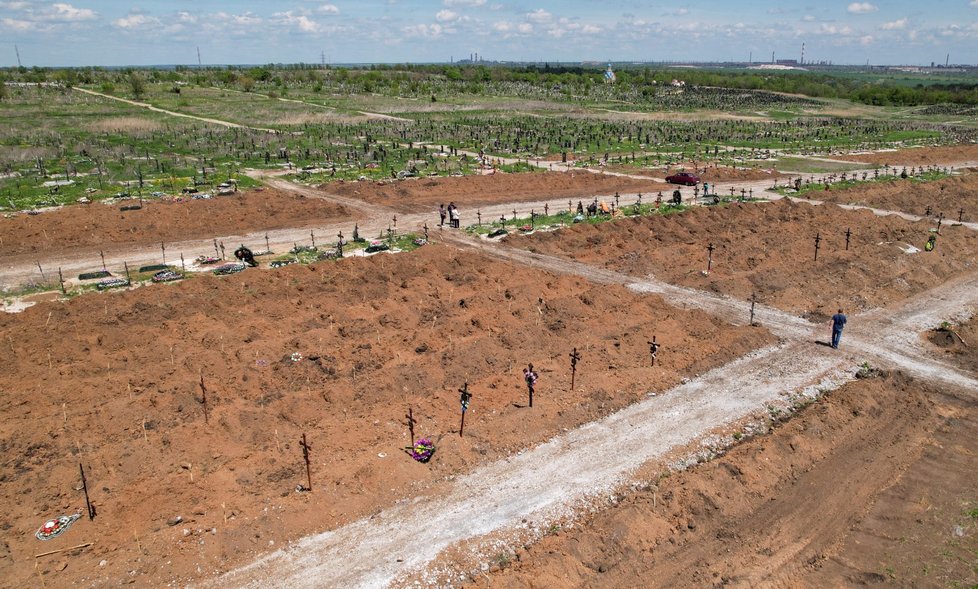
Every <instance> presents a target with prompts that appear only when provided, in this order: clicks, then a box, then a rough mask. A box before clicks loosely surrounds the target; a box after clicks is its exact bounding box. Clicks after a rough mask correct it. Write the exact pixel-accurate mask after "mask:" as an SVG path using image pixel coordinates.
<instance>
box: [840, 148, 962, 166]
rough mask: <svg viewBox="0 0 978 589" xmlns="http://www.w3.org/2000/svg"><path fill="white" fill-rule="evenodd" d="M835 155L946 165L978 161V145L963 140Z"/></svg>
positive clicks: (856, 159)
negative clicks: (955, 143)
mask: <svg viewBox="0 0 978 589" xmlns="http://www.w3.org/2000/svg"><path fill="white" fill-rule="evenodd" d="M833 157H834V158H837V159H841V160H848V161H853V162H866V163H874V164H880V165H886V164H889V165H891V166H930V165H941V166H944V165H947V164H948V163H953V162H962V163H964V162H971V163H974V162H976V161H978V145H975V144H974V143H971V142H963V143H960V144H958V145H938V146H932V147H920V148H912V149H896V150H886V151H880V152H876V153H853V154H838V155H835V156H833Z"/></svg>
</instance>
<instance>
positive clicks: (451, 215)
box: [448, 203, 459, 229]
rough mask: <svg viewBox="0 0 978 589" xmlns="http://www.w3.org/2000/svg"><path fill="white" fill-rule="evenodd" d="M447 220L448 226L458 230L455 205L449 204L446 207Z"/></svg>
mask: <svg viewBox="0 0 978 589" xmlns="http://www.w3.org/2000/svg"><path fill="white" fill-rule="evenodd" d="M448 220H449V225H450V226H451V227H454V228H455V229H458V225H459V223H458V222H459V218H458V207H457V206H455V203H450V204H449V205H448Z"/></svg>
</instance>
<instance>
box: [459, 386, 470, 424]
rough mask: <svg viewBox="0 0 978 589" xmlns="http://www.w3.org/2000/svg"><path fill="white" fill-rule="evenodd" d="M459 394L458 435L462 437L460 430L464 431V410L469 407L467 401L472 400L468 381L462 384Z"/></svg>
mask: <svg viewBox="0 0 978 589" xmlns="http://www.w3.org/2000/svg"><path fill="white" fill-rule="evenodd" d="M458 392H459V393H461V394H460V396H459V402H460V403H461V404H462V422H461V423H460V424H459V426H458V437H460V438H461V437H462V432H464V431H465V412H466V411H467V410H468V408H469V402H470V401H471V400H472V393H470V392H469V383H468V382H466V383H465V384H464V385H462V388H460V389H459V390H458Z"/></svg>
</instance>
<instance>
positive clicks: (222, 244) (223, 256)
mask: <svg viewBox="0 0 978 589" xmlns="http://www.w3.org/2000/svg"><path fill="white" fill-rule="evenodd" d="M221 259H222V260H224V259H226V256H225V255H224V242H223V241H222V242H221Z"/></svg>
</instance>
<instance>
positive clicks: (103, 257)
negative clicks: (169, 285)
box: [98, 219, 961, 270]
mask: <svg viewBox="0 0 978 589" xmlns="http://www.w3.org/2000/svg"><path fill="white" fill-rule="evenodd" d="M960 220H961V219H958V221H960ZM98 255H99V256H100V257H101V258H102V270H105V269H106V268H105V254H104V253H103V252H102V250H99V251H98Z"/></svg>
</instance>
